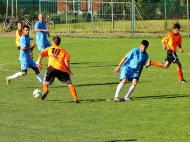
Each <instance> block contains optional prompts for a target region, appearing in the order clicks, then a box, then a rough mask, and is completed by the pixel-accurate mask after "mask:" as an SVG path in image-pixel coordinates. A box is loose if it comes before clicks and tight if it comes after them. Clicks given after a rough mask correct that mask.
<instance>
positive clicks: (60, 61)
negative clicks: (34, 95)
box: [37, 36, 79, 103]
mask: <svg viewBox="0 0 190 142" xmlns="http://www.w3.org/2000/svg"><path fill="white" fill-rule="evenodd" d="M60 43H61V38H60V37H59V36H55V37H54V38H53V42H52V46H51V47H48V48H46V49H44V50H43V51H42V52H41V53H40V55H39V57H38V60H37V65H38V67H39V68H41V67H42V59H43V58H44V57H48V68H47V72H46V75H45V78H44V82H43V91H44V93H43V95H42V98H41V99H42V100H44V99H45V98H46V96H47V95H48V93H49V91H48V86H49V85H51V84H52V83H53V81H54V79H55V77H56V78H58V79H59V80H60V81H61V82H63V83H65V82H66V83H67V85H68V87H69V90H70V92H71V95H72V97H73V99H74V102H75V103H79V101H78V96H77V93H76V90H75V87H74V85H73V84H72V82H71V79H70V76H72V75H73V73H72V72H71V70H70V57H69V54H68V53H67V51H66V50H65V49H64V48H62V47H61V46H59V45H60Z"/></svg>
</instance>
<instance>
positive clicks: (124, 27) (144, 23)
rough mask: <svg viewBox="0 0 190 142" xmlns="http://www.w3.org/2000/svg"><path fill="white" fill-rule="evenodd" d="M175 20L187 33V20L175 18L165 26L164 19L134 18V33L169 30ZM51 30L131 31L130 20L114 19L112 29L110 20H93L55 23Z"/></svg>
mask: <svg viewBox="0 0 190 142" xmlns="http://www.w3.org/2000/svg"><path fill="white" fill-rule="evenodd" d="M175 22H179V23H180V24H181V26H182V29H181V30H182V31H183V32H187V33H189V32H188V31H189V23H188V21H187V20H182V19H175V20H167V28H165V26H166V25H165V20H136V21H135V32H136V33H155V32H156V33H162V32H165V31H166V29H167V30H170V29H171V28H172V26H173V24H174V23H175ZM50 31H52V32H55V31H56V32H63V33H110V32H111V33H112V32H131V21H129V20H125V21H124V20H123V21H121V20H120V21H114V29H112V21H103V20H101V21H99V20H97V21H95V22H79V23H68V24H55V29H53V30H51V29H50Z"/></svg>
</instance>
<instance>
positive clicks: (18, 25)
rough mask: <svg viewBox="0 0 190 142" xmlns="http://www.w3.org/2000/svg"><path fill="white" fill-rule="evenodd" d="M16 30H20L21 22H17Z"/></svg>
mask: <svg viewBox="0 0 190 142" xmlns="http://www.w3.org/2000/svg"><path fill="white" fill-rule="evenodd" d="M17 29H18V30H19V31H20V30H22V23H21V22H18V23H17Z"/></svg>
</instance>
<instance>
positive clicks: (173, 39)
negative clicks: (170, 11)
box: [146, 23, 186, 83]
mask: <svg viewBox="0 0 190 142" xmlns="http://www.w3.org/2000/svg"><path fill="white" fill-rule="evenodd" d="M180 28H181V26H180V24H179V23H175V24H174V25H173V29H172V31H171V32H169V33H167V34H166V35H165V36H164V38H163V39H162V46H163V49H165V50H166V49H167V57H166V59H165V63H161V62H157V61H152V60H149V61H148V62H147V65H146V67H149V66H156V67H162V68H164V69H167V68H168V67H169V66H170V64H171V63H173V64H176V65H177V73H178V80H179V82H180V83H185V82H186V80H184V78H183V73H182V65H181V63H180V61H179V58H178V56H177V54H176V52H177V47H178V48H179V50H180V52H183V49H182V36H181V33H180Z"/></svg>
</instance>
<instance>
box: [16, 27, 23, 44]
mask: <svg viewBox="0 0 190 142" xmlns="http://www.w3.org/2000/svg"><path fill="white" fill-rule="evenodd" d="M21 36H22V31H19V30H17V31H16V46H20V37H21Z"/></svg>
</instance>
